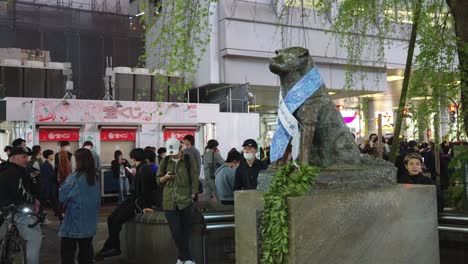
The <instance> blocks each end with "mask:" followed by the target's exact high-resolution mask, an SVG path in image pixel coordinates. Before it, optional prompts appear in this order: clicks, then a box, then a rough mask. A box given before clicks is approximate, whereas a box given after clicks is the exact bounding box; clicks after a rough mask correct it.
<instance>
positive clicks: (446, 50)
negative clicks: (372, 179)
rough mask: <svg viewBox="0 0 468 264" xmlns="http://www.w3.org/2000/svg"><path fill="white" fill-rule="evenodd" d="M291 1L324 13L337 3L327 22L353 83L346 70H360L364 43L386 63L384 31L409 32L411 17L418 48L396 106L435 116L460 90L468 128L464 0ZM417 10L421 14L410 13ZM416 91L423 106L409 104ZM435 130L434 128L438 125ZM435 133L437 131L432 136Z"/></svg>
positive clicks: (399, 119) (365, 49) (467, 27)
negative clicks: (405, 90) (344, 54)
mask: <svg viewBox="0 0 468 264" xmlns="http://www.w3.org/2000/svg"><path fill="white" fill-rule="evenodd" d="M291 1H292V0H291ZM293 2H300V3H301V4H302V6H304V5H307V3H313V4H312V5H313V6H314V7H315V8H316V9H318V10H320V11H321V12H322V13H323V14H330V13H331V11H333V10H334V9H337V15H336V17H335V18H334V19H333V21H332V28H333V31H334V33H336V34H337V36H338V37H339V38H340V42H341V45H342V46H344V47H345V48H346V50H347V54H348V55H347V56H348V58H347V59H348V64H349V65H351V67H348V74H347V75H346V78H347V80H346V85H347V86H348V87H353V85H354V80H353V77H352V74H351V73H352V72H353V71H359V70H360V67H359V65H362V61H363V59H364V57H365V55H367V53H368V51H369V49H372V47H374V46H377V61H378V62H382V63H384V64H385V48H386V46H391V45H392V42H391V40H389V38H388V36H400V37H401V38H408V36H409V30H408V29H409V27H408V24H405V23H408V22H410V23H413V26H414V23H416V24H417V25H418V28H417V31H416V32H415V33H417V35H416V38H415V41H416V43H415V44H416V47H417V49H419V53H418V54H417V56H416V57H414V58H413V57H412V56H411V57H410V58H408V60H407V64H408V63H409V64H414V70H413V71H412V73H413V75H412V78H411V79H409V78H408V79H407V80H406V81H405V82H404V83H405V84H407V85H409V90H408V96H406V95H405V94H403V96H402V97H401V100H400V106H401V107H400V108H402V107H410V108H412V109H419V110H421V109H425V111H427V112H425V113H424V114H422V113H419V115H418V116H421V117H424V118H427V116H432V115H435V116H434V118H435V119H437V118H439V116H438V114H439V112H440V109H441V107H442V108H443V107H445V106H448V105H447V104H448V102H449V101H450V100H452V101H453V100H456V98H457V97H460V96H461V105H460V110H461V112H460V115H459V116H458V117H459V119H460V120H459V121H460V122H462V121H463V120H464V124H465V125H464V130H465V133H466V132H467V129H468V125H467V123H468V107H465V106H466V105H467V103H466V100H468V98H467V93H466V90H467V89H468V83H467V82H468V74H467V73H468V64H467V63H468V57H467V56H468V45H467V43H468V16H466V14H468V1H465V0H430V1H420V0H413V1H407V0H367V1H362V0H342V1H335V0H309V1H305V0H296V1H293ZM337 2H338V3H339V4H338V5H337V4H336V3H337ZM417 3H419V4H420V5H418V4H417ZM418 11H419V12H418ZM418 13H419V14H420V16H419V17H415V14H418ZM413 28H414V27H413ZM457 54H458V57H457V56H456V55H457ZM356 65H357V66H356ZM408 76H409V74H408ZM353 88H354V87H353ZM415 95H419V96H423V97H426V98H427V100H426V101H425V102H424V104H427V106H426V107H424V108H421V107H417V106H414V107H411V105H412V104H414V102H409V101H408V100H407V97H412V96H415ZM402 110H403V109H399V111H398V117H397V121H396V125H395V126H396V127H397V126H401V123H402V120H403V118H402V115H401V113H402V112H403V111H402ZM420 123H421V124H423V123H425V122H420ZM426 123H427V122H426ZM433 123H434V124H435V123H436V122H433ZM437 123H438V122H437ZM398 124H400V125H398ZM435 125H437V124H435ZM434 131H436V132H437V131H438V129H435V130H434ZM395 132H396V133H395V134H394V136H395V139H398V138H399V131H395ZM467 134H468V133H467ZM438 139H439V137H438V136H437V135H436V140H438ZM394 146H398V140H395V143H394ZM397 149H398V148H397V147H394V148H392V151H393V152H394V153H393V157H394V156H395V152H396V151H397Z"/></svg>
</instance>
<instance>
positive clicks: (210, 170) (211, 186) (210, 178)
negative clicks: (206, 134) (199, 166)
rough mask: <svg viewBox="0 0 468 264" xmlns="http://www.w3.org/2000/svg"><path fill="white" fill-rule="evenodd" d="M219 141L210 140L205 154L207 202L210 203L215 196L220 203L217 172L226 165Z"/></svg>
mask: <svg viewBox="0 0 468 264" xmlns="http://www.w3.org/2000/svg"><path fill="white" fill-rule="evenodd" d="M218 145H219V143H218V141H216V140H214V139H210V140H208V143H207V144H206V148H205V153H204V154H203V170H204V172H205V189H204V196H205V201H210V200H211V198H212V197H213V196H214V198H215V199H216V201H218V202H219V196H218V193H217V192H216V184H215V173H216V170H217V169H218V168H219V167H221V166H222V165H223V164H224V160H223V158H222V157H221V155H220V154H219V150H218Z"/></svg>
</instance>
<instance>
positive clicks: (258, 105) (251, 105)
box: [249, 105, 262, 108]
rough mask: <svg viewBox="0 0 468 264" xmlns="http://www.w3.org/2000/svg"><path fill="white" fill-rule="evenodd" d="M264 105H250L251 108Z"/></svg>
mask: <svg viewBox="0 0 468 264" xmlns="http://www.w3.org/2000/svg"><path fill="white" fill-rule="evenodd" d="M261 106H262V105H249V108H259V107H261Z"/></svg>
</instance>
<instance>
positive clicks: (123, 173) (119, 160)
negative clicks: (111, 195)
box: [111, 150, 132, 204]
mask: <svg viewBox="0 0 468 264" xmlns="http://www.w3.org/2000/svg"><path fill="white" fill-rule="evenodd" d="M111 170H112V176H114V179H117V180H118V181H119V204H120V203H122V202H123V200H125V198H126V197H127V194H128V192H129V190H130V188H129V180H128V178H129V177H131V174H132V170H131V169H130V163H129V162H128V161H127V160H126V159H124V158H123V154H122V151H120V150H116V151H115V152H114V160H113V161H112V162H111Z"/></svg>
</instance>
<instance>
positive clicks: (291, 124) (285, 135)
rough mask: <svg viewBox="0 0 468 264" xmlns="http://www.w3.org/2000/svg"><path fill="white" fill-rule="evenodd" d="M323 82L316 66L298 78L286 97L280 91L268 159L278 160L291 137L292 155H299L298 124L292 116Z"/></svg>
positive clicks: (294, 158)
mask: <svg viewBox="0 0 468 264" xmlns="http://www.w3.org/2000/svg"><path fill="white" fill-rule="evenodd" d="M322 84H323V80H322V78H321V77H320V73H319V71H318V69H317V68H316V67H314V68H313V69H312V70H310V71H309V72H308V73H307V74H306V75H305V76H304V77H302V79H300V80H299V81H298V82H297V83H296V84H295V85H294V86H293V88H291V90H289V92H288V94H287V95H286V97H285V98H284V100H283V98H282V96H281V91H280V102H279V106H278V126H277V127H276V131H275V134H274V135H273V140H272V144H271V149H270V160H271V161H272V162H274V161H277V160H279V159H280V158H281V157H283V155H284V152H285V151H286V148H287V146H288V144H289V141H290V140H291V138H293V140H292V142H291V144H292V147H293V151H292V157H293V160H296V159H297V157H298V156H299V143H300V132H299V125H300V124H298V122H297V120H296V118H294V116H293V113H294V111H296V110H297V108H299V106H301V105H302V104H304V102H305V101H306V100H307V99H309V97H311V96H312V95H313V94H314V93H315V92H316V91H317V90H318V89H319V88H320V87H321V86H322Z"/></svg>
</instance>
